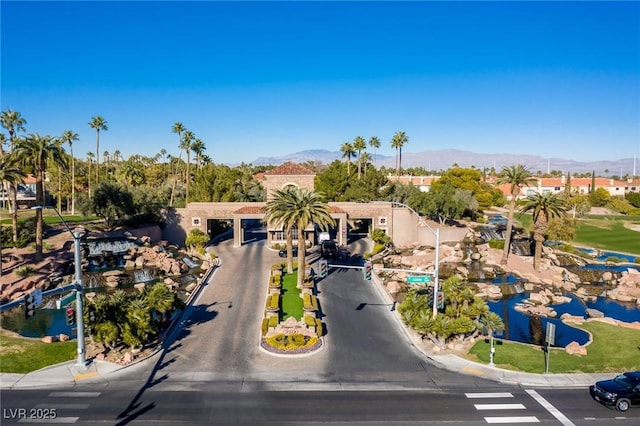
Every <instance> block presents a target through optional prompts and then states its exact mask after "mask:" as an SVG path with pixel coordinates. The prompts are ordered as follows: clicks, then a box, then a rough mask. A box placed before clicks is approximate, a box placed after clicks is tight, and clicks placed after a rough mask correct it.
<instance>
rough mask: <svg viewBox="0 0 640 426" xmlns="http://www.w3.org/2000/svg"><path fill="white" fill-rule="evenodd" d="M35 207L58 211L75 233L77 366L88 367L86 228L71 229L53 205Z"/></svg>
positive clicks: (68, 228)
mask: <svg viewBox="0 0 640 426" xmlns="http://www.w3.org/2000/svg"><path fill="white" fill-rule="evenodd" d="M32 208H33V209H36V210H37V209H51V210H53V211H55V212H56V214H57V215H58V217H59V218H60V220H61V221H62V223H63V224H64V226H65V228H67V231H69V233H70V234H71V235H73V247H74V263H75V280H74V282H75V291H76V327H77V329H78V360H77V362H76V366H78V367H86V359H85V345H84V316H83V314H82V313H83V311H84V309H83V308H84V299H83V292H84V286H83V284H82V255H81V252H80V240H81V239H82V237H83V236H84V230H83V229H82V228H76V230H75V231H73V230H71V228H70V227H69V224H68V223H67V222H66V221H65V220H64V218H63V217H62V215H61V214H60V212H59V211H58V209H56V208H55V207H53V206H35V207H32Z"/></svg>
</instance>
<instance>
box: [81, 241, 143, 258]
mask: <svg viewBox="0 0 640 426" xmlns="http://www.w3.org/2000/svg"><path fill="white" fill-rule="evenodd" d="M138 245H139V244H138V243H137V242H136V241H135V240H129V239H122V238H119V239H95V240H93V239H89V240H86V241H84V242H83V246H85V247H87V249H88V252H85V256H86V257H88V258H91V257H97V256H103V255H104V254H115V255H118V254H124V253H126V252H128V251H129V249H130V248H132V247H137V246H138Z"/></svg>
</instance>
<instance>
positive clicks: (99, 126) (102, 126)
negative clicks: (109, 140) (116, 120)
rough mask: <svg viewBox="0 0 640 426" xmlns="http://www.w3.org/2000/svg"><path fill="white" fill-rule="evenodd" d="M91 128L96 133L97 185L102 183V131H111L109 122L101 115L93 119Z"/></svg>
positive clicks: (90, 124)
mask: <svg viewBox="0 0 640 426" xmlns="http://www.w3.org/2000/svg"><path fill="white" fill-rule="evenodd" d="M89 127H91V128H92V129H95V131H96V185H98V184H99V183H100V130H105V131H106V130H109V128H108V127H107V120H105V119H104V118H102V117H101V116H99V115H96V116H95V117H92V118H91V121H90V122H89Z"/></svg>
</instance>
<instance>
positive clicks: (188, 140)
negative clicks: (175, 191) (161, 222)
mask: <svg viewBox="0 0 640 426" xmlns="http://www.w3.org/2000/svg"><path fill="white" fill-rule="evenodd" d="M194 139H195V136H194V134H193V132H192V131H191V130H186V131H185V132H184V135H182V142H181V143H180V149H184V151H185V152H186V153H187V171H186V173H185V185H186V192H185V197H184V204H185V206H186V205H187V203H188V202H189V182H190V181H191V144H192V143H193V140H194Z"/></svg>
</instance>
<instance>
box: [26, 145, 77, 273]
mask: <svg viewBox="0 0 640 426" xmlns="http://www.w3.org/2000/svg"><path fill="white" fill-rule="evenodd" d="M15 152H16V156H17V158H19V159H21V160H22V161H24V162H25V163H26V164H31V165H32V166H33V168H34V170H35V175H36V205H39V206H43V205H44V204H45V200H44V180H45V173H46V171H47V163H48V162H49V161H52V162H53V163H54V164H58V165H62V166H66V158H65V156H64V149H63V148H62V146H61V145H60V144H59V143H58V141H57V140H56V139H54V138H52V137H51V136H48V135H46V136H40V135H39V134H38V133H32V134H30V135H28V136H27V137H26V138H25V139H23V140H21V141H20V142H19V143H18V145H16V148H15ZM42 228H43V221H42V209H38V210H36V261H40V260H41V259H42Z"/></svg>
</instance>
